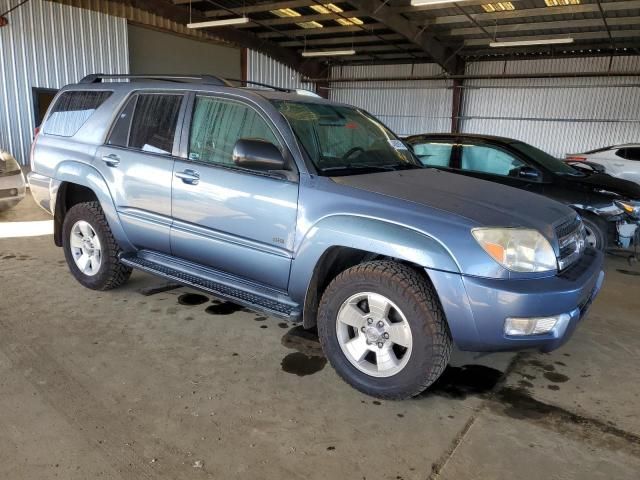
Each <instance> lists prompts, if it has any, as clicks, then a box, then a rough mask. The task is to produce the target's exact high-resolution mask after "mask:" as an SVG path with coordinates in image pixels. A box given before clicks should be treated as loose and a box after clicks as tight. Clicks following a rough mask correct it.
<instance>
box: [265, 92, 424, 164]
mask: <svg viewBox="0 0 640 480" xmlns="http://www.w3.org/2000/svg"><path fill="white" fill-rule="evenodd" d="M273 103H274V104H275V106H276V108H278V110H279V111H280V113H282V115H284V117H285V118H286V119H287V121H288V122H289V124H290V125H291V128H292V129H293V132H294V133H295V134H296V136H297V137H298V140H299V141H300V143H301V144H302V146H303V147H304V149H305V150H306V152H307V154H308V155H309V157H310V158H311V161H312V162H313V163H314V165H315V166H316V168H317V169H318V172H319V173H320V175H326V176H340V175H355V174H360V173H370V172H376V171H386V170H403V169H409V168H422V165H421V164H420V163H419V162H418V161H417V160H416V158H415V157H414V156H413V154H412V153H411V152H410V151H409V150H408V149H407V147H406V146H405V144H404V143H403V142H402V141H401V140H399V139H398V137H396V136H395V135H394V134H393V133H391V131H389V129H387V128H386V127H385V126H384V125H382V124H381V123H380V122H379V121H377V120H376V119H375V118H373V117H371V116H369V115H367V114H366V113H364V112H362V111H360V110H358V109H356V108H352V107H343V106H338V105H327V104H319V103H308V102H291V101H286V100H274V101H273Z"/></svg>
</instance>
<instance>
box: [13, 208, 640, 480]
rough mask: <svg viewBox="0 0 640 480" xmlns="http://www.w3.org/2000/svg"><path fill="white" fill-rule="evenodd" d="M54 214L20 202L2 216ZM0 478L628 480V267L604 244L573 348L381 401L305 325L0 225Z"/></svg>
mask: <svg viewBox="0 0 640 480" xmlns="http://www.w3.org/2000/svg"><path fill="white" fill-rule="evenodd" d="M47 219H49V218H48V217H47V216H46V214H44V213H43V212H41V211H40V210H38V209H37V207H36V206H35V205H34V204H33V203H32V201H31V199H30V198H28V199H26V200H25V201H23V202H22V203H21V204H20V205H18V207H16V208H15V209H13V210H12V211H11V212H4V213H0V231H2V230H4V231H7V229H10V228H11V222H17V221H39V220H47ZM0 285H1V290H0V292H1V297H0V298H1V301H0V478H2V479H5V478H6V479H11V480H19V479H29V480H32V479H38V480H44V479H50V478H51V479H52V478H59V479H65V480H67V479H69V480H70V479H141V478H144V479H192V478H193V479H199V478H203V479H204V478H211V479H231V478H240V479H278V480H280V479H296V478H300V479H316V478H318V479H326V478H336V479H391V480H401V479H450V480H454V479H455V480H460V479H492V480H493V479H512V478H518V479H573V478H576V479H578V478H579V479H600V478H601V479H616V480H622V479H634V480H637V479H638V478H640V473H639V472H640V416H639V414H640V400H638V399H639V398H640V396H639V394H640V369H638V365H639V364H640V332H639V325H638V324H639V321H640V314H639V313H638V312H640V268H638V267H637V266H633V267H630V266H628V265H627V263H626V262H625V260H624V259H623V258H620V257H617V256H609V258H608V259H607V279H606V281H605V286H604V289H603V291H602V293H601V295H600V297H599V298H598V299H597V300H596V302H595V304H594V305H593V307H592V310H591V313H590V315H589V317H588V318H587V319H586V320H585V321H584V322H583V324H582V325H581V326H580V328H579V329H578V331H577V332H576V334H575V335H574V337H573V338H572V339H571V341H570V342H569V343H568V344H567V345H565V346H564V347H563V348H561V349H559V350H557V351H555V352H552V353H550V354H540V353H520V354H517V355H516V354H512V353H508V354H507V353H504V354H491V355H487V354H473V353H461V352H456V353H455V355H454V358H453V361H452V365H451V366H450V367H449V368H448V370H447V371H446V372H445V374H444V375H443V377H442V378H441V379H440V380H439V381H438V383H437V384H436V385H434V386H433V387H432V388H431V389H430V390H428V391H427V392H426V393H425V394H423V395H421V396H420V397H418V398H415V399H413V400H409V401H402V402H388V401H377V400H375V399H373V398H370V397H367V396H365V395H362V394H360V393H359V392H357V391H355V390H354V389H352V388H351V387H349V386H348V385H346V384H345V383H343V382H342V381H341V380H340V379H339V378H338V376H337V375H336V374H335V373H334V372H333V370H332V369H331V367H330V366H329V365H328V364H327V362H326V360H325V359H324V358H323V356H322V352H321V351H320V349H319V345H318V343H317V340H316V338H315V337H314V335H313V333H312V332H305V331H303V330H302V329H301V327H296V326H295V325H291V324H287V323H286V322H282V321H280V320H276V319H273V318H266V317H264V316H261V315H259V314H256V313H254V312H250V311H247V310H244V309H241V308H240V307H238V306H236V305H234V304H231V303H227V302H221V301H219V300H217V299H215V298H212V297H210V296H207V295H202V294H200V293H197V292H195V291H193V290H189V289H186V288H182V287H177V286H175V285H167V284H166V283H165V282H164V281H162V280H160V279H157V278H154V277H151V276H149V275H146V274H142V273H134V275H133V276H132V278H131V280H130V281H129V282H128V283H127V284H126V285H125V286H124V287H122V288H120V289H117V290H114V291H110V292H94V291H90V290H87V289H84V288H83V287H81V286H80V285H79V284H78V283H77V282H76V281H75V280H74V279H73V277H72V276H71V275H70V274H69V271H68V269H67V266H66V264H65V261H64V256H63V253H62V251H61V250H60V249H58V248H56V247H55V246H54V245H53V240H52V237H51V236H50V235H42V236H34V237H14V238H0Z"/></svg>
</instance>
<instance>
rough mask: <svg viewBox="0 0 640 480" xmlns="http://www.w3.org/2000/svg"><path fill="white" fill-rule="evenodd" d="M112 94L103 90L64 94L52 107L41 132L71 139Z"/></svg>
mask: <svg viewBox="0 0 640 480" xmlns="http://www.w3.org/2000/svg"><path fill="white" fill-rule="evenodd" d="M112 93H113V92H108V91H104V90H96V91H68V92H64V93H63V94H61V95H60V96H59V97H58V100H56V103H55V104H54V105H53V107H52V109H51V113H50V114H49V117H48V118H47V120H46V122H45V124H44V126H43V129H42V130H43V132H44V133H46V134H48V135H58V136H61V137H72V136H73V135H75V134H76V133H77V132H78V130H80V127H82V125H84V123H85V122H86V121H87V120H88V119H89V117H91V115H93V113H94V112H95V111H96V110H97V109H98V107H99V106H100V105H102V104H103V103H104V102H105V101H106V100H107V98H109V97H110V96H111V94H112Z"/></svg>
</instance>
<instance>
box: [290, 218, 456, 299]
mask: <svg viewBox="0 0 640 480" xmlns="http://www.w3.org/2000/svg"><path fill="white" fill-rule="evenodd" d="M332 247H349V248H354V249H358V250H362V251H366V252H370V253H373V254H377V255H384V256H387V257H392V258H398V259H400V260H404V261H407V262H411V263H413V264H416V265H419V266H421V267H424V268H431V269H437V270H443V271H447V272H460V268H459V266H458V264H457V263H456V261H455V259H454V258H453V256H452V255H451V253H450V252H449V251H448V250H447V249H446V248H445V246H444V245H442V243H440V242H439V241H438V240H436V239H435V238H433V237H429V236H427V235H425V234H423V233H420V232H417V231H415V230H412V229H409V228H406V227H404V226H401V225H396V224H394V223H390V222H386V221H382V220H377V219H373V218H367V217H360V216H353V215H335V216H331V217H326V218H324V219H322V220H320V221H318V222H317V223H316V224H315V225H314V226H312V227H311V228H310V229H309V230H308V232H307V234H306V235H305V236H304V238H303V239H302V241H301V242H300V244H299V246H298V248H297V250H296V254H295V257H294V260H293V263H292V266H291V281H290V282H289V295H290V296H291V297H292V298H293V299H294V300H296V301H298V302H302V301H304V298H305V295H306V292H307V289H308V288H309V285H310V283H311V279H312V277H313V272H314V269H315V266H316V265H317V263H318V261H319V260H320V258H321V257H322V255H323V254H324V253H325V252H326V251H327V250H328V249H329V248H332Z"/></svg>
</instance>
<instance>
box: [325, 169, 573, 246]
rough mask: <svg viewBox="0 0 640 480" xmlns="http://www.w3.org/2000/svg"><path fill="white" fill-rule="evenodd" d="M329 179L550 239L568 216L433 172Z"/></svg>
mask: <svg viewBox="0 0 640 480" xmlns="http://www.w3.org/2000/svg"><path fill="white" fill-rule="evenodd" d="M333 180H334V181H335V182H337V183H339V184H341V185H345V186H349V187H353V188H357V189H360V190H366V191H369V192H374V193H378V194H380V195H386V196H388V197H393V198H397V199H401V200H405V201H409V202H413V203H416V204H420V205H424V206H426V207H430V208H437V209H439V210H442V211H446V212H450V213H452V214H455V215H459V216H461V217H465V218H467V219H469V220H471V221H473V222H474V223H476V224H477V225H478V226H487V227H488V226H495V227H528V228H536V229H538V230H539V231H540V232H542V233H546V234H547V235H549V236H552V235H553V233H552V229H551V228H550V227H551V226H552V225H555V224H558V223H559V222H561V221H563V220H566V219H567V217H569V216H571V215H572V212H573V210H571V209H570V208H569V207H566V206H564V205H562V204H561V203H558V202H556V201H554V200H550V199H548V198H545V197H542V196H540V195H536V194H533V193H530V192H526V191H523V190H519V189H516V188H512V187H507V186H505V185H500V184H497V183H493V182H488V181H485V180H479V179H475V178H470V177H466V176H464V175H456V174H454V173H449V172H443V171H441V170H437V169H434V168H425V169H416V170H404V171H394V172H382V173H372V174H367V175H351V176H344V177H333Z"/></svg>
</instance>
